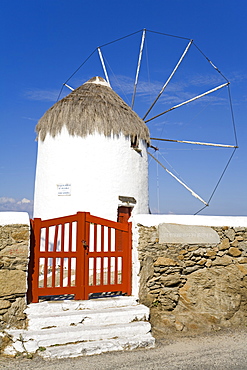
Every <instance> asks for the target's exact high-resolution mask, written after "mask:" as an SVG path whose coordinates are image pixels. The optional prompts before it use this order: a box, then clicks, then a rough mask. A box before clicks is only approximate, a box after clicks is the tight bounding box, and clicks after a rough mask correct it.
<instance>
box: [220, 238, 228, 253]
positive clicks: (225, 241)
mask: <svg viewBox="0 0 247 370" xmlns="http://www.w3.org/2000/svg"><path fill="white" fill-rule="evenodd" d="M229 248H230V243H229V239H227V238H225V239H223V240H222V242H221V243H220V245H219V250H220V251H224V250H226V249H229Z"/></svg>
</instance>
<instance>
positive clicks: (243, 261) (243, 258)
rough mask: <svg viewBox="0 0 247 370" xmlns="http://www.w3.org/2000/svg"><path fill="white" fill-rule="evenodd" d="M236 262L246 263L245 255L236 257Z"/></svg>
mask: <svg viewBox="0 0 247 370" xmlns="http://www.w3.org/2000/svg"><path fill="white" fill-rule="evenodd" d="M238 263H247V257H240V258H238Z"/></svg>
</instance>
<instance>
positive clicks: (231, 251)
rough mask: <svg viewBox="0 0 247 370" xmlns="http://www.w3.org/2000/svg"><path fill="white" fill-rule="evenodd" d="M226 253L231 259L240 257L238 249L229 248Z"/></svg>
mask: <svg viewBox="0 0 247 370" xmlns="http://www.w3.org/2000/svg"><path fill="white" fill-rule="evenodd" d="M228 253H229V254H230V255H231V256H233V257H239V256H241V253H242V252H241V251H240V250H239V249H238V248H235V247H231V248H230V249H229V251H228Z"/></svg>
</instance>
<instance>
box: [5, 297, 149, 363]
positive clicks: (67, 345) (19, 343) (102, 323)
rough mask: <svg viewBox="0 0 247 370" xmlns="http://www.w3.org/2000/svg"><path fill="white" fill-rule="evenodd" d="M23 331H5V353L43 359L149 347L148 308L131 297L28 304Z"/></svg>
mask: <svg viewBox="0 0 247 370" xmlns="http://www.w3.org/2000/svg"><path fill="white" fill-rule="evenodd" d="M26 313H27V316H28V320H29V326H28V329H27V330H6V331H7V333H8V335H11V336H12V344H11V345H9V346H8V347H7V348H6V349H5V354H7V355H15V354H16V353H17V352H22V353H23V352H26V353H28V352H29V353H34V352H36V351H37V352H38V353H39V354H40V355H41V356H43V357H51V358H52V357H54V358H63V357H76V356H82V355H91V354H99V353H103V352H108V351H120V350H128V349H129V350H131V349H134V348H138V347H153V346H154V342H155V340H154V338H153V337H152V335H151V333H150V331H151V325H150V323H149V322H148V321H147V320H148V318H149V308H148V307H146V306H144V305H140V304H138V303H137V300H136V299H135V298H134V297H115V298H101V299H95V300H87V301H70V300H68V301H58V302H54V301H53V302H41V303H32V304H30V305H29V306H28V308H27V309H26Z"/></svg>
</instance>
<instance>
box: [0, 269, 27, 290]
mask: <svg viewBox="0 0 247 370" xmlns="http://www.w3.org/2000/svg"><path fill="white" fill-rule="evenodd" d="M0 287H1V289H0V296H2V297H4V296H9V295H12V294H20V293H22V294H25V293H26V291H27V275H26V273H25V272H24V271H21V270H5V269H4V270H0Z"/></svg>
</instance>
